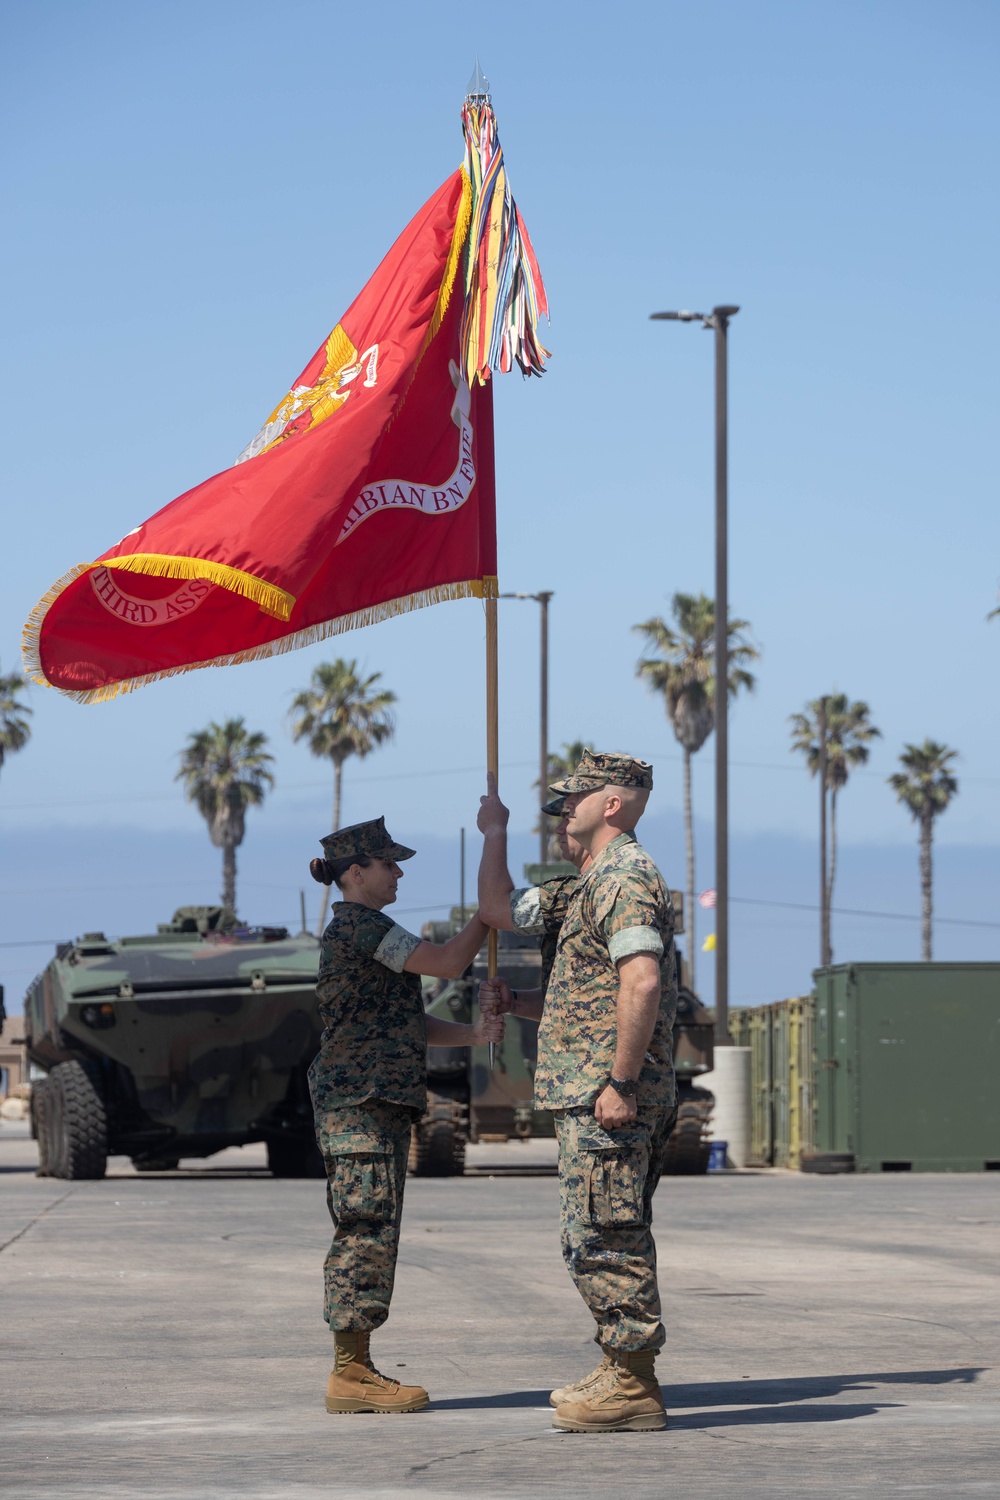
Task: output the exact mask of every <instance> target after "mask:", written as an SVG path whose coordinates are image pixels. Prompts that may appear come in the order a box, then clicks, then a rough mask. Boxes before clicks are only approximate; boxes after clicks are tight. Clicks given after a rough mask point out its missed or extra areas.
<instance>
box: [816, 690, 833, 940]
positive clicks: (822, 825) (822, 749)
mask: <svg viewBox="0 0 1000 1500" xmlns="http://www.w3.org/2000/svg"><path fill="white" fill-rule="evenodd" d="M829 701H830V700H829V698H828V697H823V698H821V699H820V700H819V712H818V713H817V715H816V720H817V723H818V725H819V962H820V968H822V969H825V968H827V967H828V966H829V963H830V960H831V959H832V957H833V954H832V953H831V951H830V886H829V881H828V877H827V869H826V775H827V769H826V762H827V755H826V709H827V704H828V703H829Z"/></svg>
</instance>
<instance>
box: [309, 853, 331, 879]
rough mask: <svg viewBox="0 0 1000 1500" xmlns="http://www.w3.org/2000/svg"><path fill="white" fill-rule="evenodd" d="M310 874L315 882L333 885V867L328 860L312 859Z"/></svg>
mask: <svg viewBox="0 0 1000 1500" xmlns="http://www.w3.org/2000/svg"><path fill="white" fill-rule="evenodd" d="M309 874H310V875H311V876H312V878H313V880H318V881H319V883H320V885H333V866H332V865H331V864H330V861H329V860H328V859H311V860H310V861H309Z"/></svg>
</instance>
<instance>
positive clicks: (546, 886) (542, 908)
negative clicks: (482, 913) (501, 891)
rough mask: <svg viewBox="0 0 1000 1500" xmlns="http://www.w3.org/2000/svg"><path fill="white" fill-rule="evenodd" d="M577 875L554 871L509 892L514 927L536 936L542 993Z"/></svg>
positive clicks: (545, 987) (550, 972)
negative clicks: (553, 873)
mask: <svg viewBox="0 0 1000 1500" xmlns="http://www.w3.org/2000/svg"><path fill="white" fill-rule="evenodd" d="M579 878H580V877H579V875H557V876H555V877H554V879H552V880H546V881H544V882H543V883H542V884H541V885H527V886H523V887H522V888H521V889H520V890H517V891H511V894H510V914H511V917H512V919H513V924H514V931H515V932H526V933H530V934H534V935H537V937H538V947H539V951H540V952H541V955H542V966H541V971H540V977H539V981H538V984H539V988H540V989H541V992H542V994H543V995H544V994H545V991H546V990H547V989H548V987H549V980H550V978H551V977H552V965H553V964H554V963H555V961H556V948H557V947H558V946H559V933H560V932H561V930H562V924H563V922H564V921H565V920H566V911H567V908H568V907H569V899H570V897H571V896H572V894H573V892H574V890H575V889H576V883H577V881H578V880H579Z"/></svg>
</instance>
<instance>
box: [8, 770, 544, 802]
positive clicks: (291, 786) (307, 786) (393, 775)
mask: <svg viewBox="0 0 1000 1500" xmlns="http://www.w3.org/2000/svg"><path fill="white" fill-rule="evenodd" d="M534 765H535V762H534V761H533V760H510V761H504V762H503V764H502V766H501V770H503V771H523V770H525V769H526V768H527V767H529V766H530V767H532V768H533V767H534ZM472 771H479V772H480V773H481V774H485V773H483V767H482V764H481V763H480V764H478V765H475V766H445V767H437V766H436V767H435V768H434V770H433V771H392V772H387V773H386V774H385V775H383V776H352V777H351V780H350V785H351V786H352V787H355V786H365V785H367V784H369V783H371V782H376V781H415V780H419V779H420V778H422V777H425V776H465V775H468V774H469V773H471V772H472ZM329 784H330V783H329V781H328V780H326V781H289V782H285V783H284V784H283V785H282V784H281V783H280V782H279V783H278V785H277V786H276V787H275V789H274V790H275V793H278V792H304V791H315V790H316V788H317V787H324V788H326V787H328V786H329ZM180 798H181V794H180V793H179V792H155V793H152V794H150V795H148V796H143V797H69V798H66V799H65V800H60V801H49V800H48V799H46V800H45V801H44V802H19V803H18V804H17V807H16V809H7V811H11V810H13V811H17V812H20V810H21V808H29V807H108V806H112V805H113V806H115V807H118V806H125V805H126V804H135V803H137V802H178V801H180Z"/></svg>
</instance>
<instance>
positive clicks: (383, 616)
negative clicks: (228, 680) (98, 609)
mask: <svg viewBox="0 0 1000 1500" xmlns="http://www.w3.org/2000/svg"><path fill="white" fill-rule="evenodd" d="M118 561H119V559H115V565H116V566H117V564H118ZM98 566H102V564H98V563H83V564H82V565H81V566H80V567H76V568H72V569H71V570H70V571H69V572H68V573H66V574H65V575H64V577H62V578H60V580H59V582H58V583H56V584H53V586H52V588H51V589H49V591H48V593H47V594H45V595H44V596H43V597H42V598H41V599H40V600H39V601H38V603H37V604H36V605H35V608H34V609H33V610H32V612H31V614H30V616H29V618H28V622H27V624H26V625H25V627H24V634H23V636H22V640H21V652H22V655H23V657H24V665H25V670H26V671H27V672H28V674H29V676H30V677H31V678H32V679H33V681H35V682H37V683H39V684H40V685H41V686H43V687H51V686H52V684H51V683H50V682H49V681H48V679H47V678H46V677H45V674H44V672H43V671H42V663H41V657H40V651H39V647H40V638H41V629H42V622H43V621H44V619H45V616H46V615H47V614H48V611H49V608H50V607H51V605H52V604H54V603H55V601H56V599H57V598H58V597H59V595H60V594H61V593H62V592H63V590H64V589H65V588H67V587H68V586H69V584H71V583H72V582H73V581H74V579H76V578H80V577H82V575H83V574H84V573H87V572H89V571H90V569H91V568H94V567H98ZM104 566H108V565H104ZM233 571H235V569H234V570H233ZM171 576H181V575H171ZM184 576H196V577H201V576H203V575H201V574H194V575H184ZM498 596H499V584H498V581H497V579H496V578H495V577H494V576H492V575H490V576H488V577H486V578H473V579H469V580H467V581H465V582H461V583H443V584H438V585H436V586H435V587H434V588H429V589H421V590H420V591H419V592H417V593H415V594H405V595H403V596H402V597H401V598H399V599H386V600H384V601H383V603H381V604H371V605H368V606H366V608H364V609H358V610H355V611H354V612H353V614H349V615H339V616H338V617H337V619H335V620H323V621H321V622H320V623H319V624H317V625H308V626H306V628H305V629H304V630H297V631H295V632H294V633H293V634H292V635H285V636H280V637H279V638H278V640H276V641H264V642H263V644H262V645H260V646H252V647H250V648H249V649H247V650H246V651H234V652H232V653H231V654H229V655H226V656H216V657H211V658H209V659H208V660H206V661H192V662H186V663H185V664H184V665H183V666H179V667H166V668H164V670H163V671H162V672H150V673H148V674H147V675H146V676H144V677H129V678H125V679H124V680H122V681H121V682H109V683H107V684H105V685H104V686H103V687H97V688H87V689H84V690H82V691H80V692H75V691H74V690H73V689H72V688H59V689H58V691H59V692H60V693H61V694H62V695H63V697H65V698H72V699H73V700H74V702H76V703H106V702H108V701H109V700H110V699H111V698H117V697H118V696H119V695H120V694H122V693H131V692H134V691H135V689H136V688H140V687H145V686H146V684H147V683H150V682H159V681H161V680H162V679H163V678H165V677H177V676H179V675H180V673H182V672H195V671H198V670H199V669H200V668H201V667H234V666H238V665H239V664H240V663H241V662H247V661H264V660H265V659H266V658H268V657H271V656H283V655H284V654H285V652H286V651H297V650H298V648H299V647H300V646H313V645H315V644H317V642H319V641H325V640H328V639H329V637H330V636H332V635H343V634H345V633H346V632H347V631H348V630H360V629H361V628H362V627H363V626H365V625H376V624H377V623H378V622H379V620H390V619H393V618H394V617H395V616H396V615H405V614H408V613H409V612H410V611H411V610H414V609H426V608H427V607H428V605H431V604H444V603H446V602H447V601H448V600H450V599H496V598H497V597H498Z"/></svg>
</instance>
